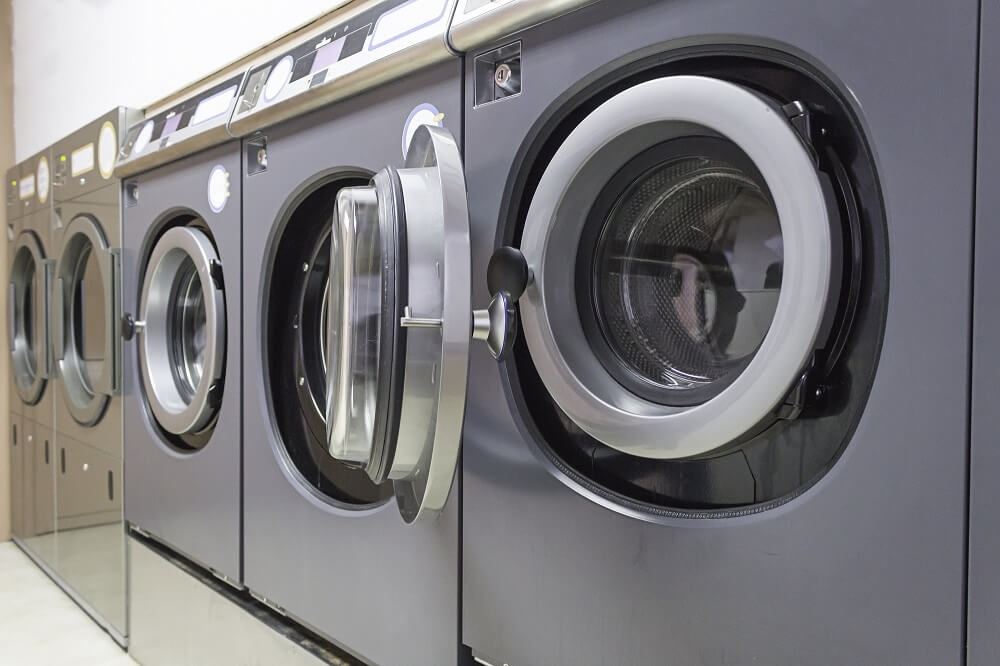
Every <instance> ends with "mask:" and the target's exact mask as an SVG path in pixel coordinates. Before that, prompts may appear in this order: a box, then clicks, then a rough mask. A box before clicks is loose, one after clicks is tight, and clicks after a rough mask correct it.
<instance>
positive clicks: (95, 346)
mask: <svg viewBox="0 0 1000 666" xmlns="http://www.w3.org/2000/svg"><path fill="white" fill-rule="evenodd" d="M116 272H117V256H116V255H115V254H114V253H113V252H111V251H110V250H109V248H108V243H107V240H106V238H105V236H104V232H103V231H102V229H101V227H100V224H99V223H98V222H97V220H96V219H94V218H92V217H90V216H80V217H76V218H74V219H73V220H72V221H70V224H69V226H67V228H66V235H65V240H64V241H63V246H62V249H61V251H60V255H59V261H58V263H57V265H56V303H55V310H56V312H55V339H56V357H57V360H58V366H59V375H60V377H61V378H62V382H60V385H61V386H62V392H63V395H64V397H65V398H66V406H67V408H68V409H69V412H70V414H71V415H72V416H73V418H74V419H75V420H76V421H77V423H79V424H81V425H84V426H93V425H94V424H95V423H97V422H98V421H99V420H100V418H101V416H102V414H103V413H104V409H105V407H106V406H107V403H108V400H109V399H110V396H111V395H113V394H114V392H115V390H116V389H117V386H116V385H117V374H118V372H117V362H116V356H117V349H118V342H117V335H118V332H117V312H116V310H117V293H116V290H117V280H116V277H115V275H116Z"/></svg>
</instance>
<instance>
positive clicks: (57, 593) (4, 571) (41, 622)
mask: <svg viewBox="0 0 1000 666" xmlns="http://www.w3.org/2000/svg"><path fill="white" fill-rule="evenodd" d="M135 663H136V662H134V661H133V660H132V659H130V658H129V657H128V655H126V654H125V652H124V651H123V650H122V649H121V648H120V647H118V645H117V644H116V643H115V642H114V641H113V640H111V637H110V636H108V634H107V633H105V632H104V631H103V630H102V629H101V628H100V627H98V626H97V625H96V624H95V623H94V622H93V621H92V620H91V619H90V618H89V617H88V616H87V615H86V614H85V613H84V612H83V611H82V610H80V607H79V606H77V605H76V604H75V603H74V602H73V600H72V599H70V598H69V597H68V596H66V594H64V593H63V591H62V590H60V589H59V588H58V587H56V585H55V583H53V582H52V581H51V580H50V579H49V577H48V576H46V575H45V574H44V573H43V572H42V571H41V570H40V569H39V568H38V567H37V566H35V564H34V563H33V562H32V561H31V560H29V559H28V557H27V556H26V555H25V554H24V553H22V552H21V550H20V549H19V548H18V547H17V546H16V545H14V544H13V543H11V542H9V541H8V542H4V543H0V664H18V665H19V666H35V665H38V666H44V665H48V664H52V665H57V664H58V665H60V666H61V665H62V664H74V665H75V666H126V665H129V664H135Z"/></svg>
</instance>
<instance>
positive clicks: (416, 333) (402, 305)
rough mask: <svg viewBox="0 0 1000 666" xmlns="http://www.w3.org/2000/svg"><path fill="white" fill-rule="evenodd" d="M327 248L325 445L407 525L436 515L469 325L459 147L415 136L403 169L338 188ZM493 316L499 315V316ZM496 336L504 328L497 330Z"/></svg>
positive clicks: (448, 481)
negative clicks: (384, 488)
mask: <svg viewBox="0 0 1000 666" xmlns="http://www.w3.org/2000/svg"><path fill="white" fill-rule="evenodd" d="M331 239H332V240H331V244H330V257H331V260H330V292H329V296H328V303H329V306H328V307H329V317H328V328H327V335H328V342H327V349H328V354H329V364H328V371H327V380H328V385H327V404H326V410H327V411H326V414H327V418H326V423H327V443H328V450H329V453H330V455H332V456H333V457H334V458H336V459H338V460H341V461H343V462H346V463H348V464H351V465H354V466H356V467H360V468H362V469H364V470H365V471H366V472H367V473H368V475H369V476H370V477H371V478H372V480H373V481H375V482H377V483H381V482H382V481H385V480H391V481H392V482H393V485H394V488H395V494H396V501H397V504H398V507H399V510H400V513H401V514H402V516H403V519H404V520H406V521H407V522H412V521H414V520H417V519H420V518H425V517H430V516H433V515H434V514H436V513H437V512H439V511H440V510H441V509H442V508H443V507H444V505H445V502H446V501H447V499H448V493H449V491H450V490H451V486H452V481H453V478H454V476H455V468H456V464H457V461H458V454H459V449H460V446H461V437H462V421H463V417H464V412H465V398H466V383H467V377H468V360H469V342H470V339H471V338H472V333H473V321H474V320H475V321H478V322H479V327H478V328H479V329H484V330H482V331H480V332H479V333H477V334H476V337H483V338H485V337H486V335H487V333H488V330H487V329H488V328H489V324H488V319H489V315H488V313H486V312H483V313H472V312H471V310H470V300H471V259H470V253H469V215H468V205H467V203H466V191H465V178H464V174H463V170H462V163H461V157H460V155H459V151H458V146H457V145H456V143H455V140H454V138H453V137H452V136H451V134H450V133H449V132H448V131H447V130H445V129H443V128H439V127H430V126H421V127H420V128H419V129H418V130H417V132H416V133H415V134H414V137H413V139H412V141H411V143H410V148H409V151H408V152H407V158H406V164H405V166H404V168H402V169H398V170H397V169H393V168H386V169H383V170H382V171H380V172H378V173H377V174H375V177H374V178H373V179H372V181H371V183H370V184H369V185H368V186H366V187H351V188H345V189H342V190H341V191H340V192H339V193H338V197H337V210H336V213H335V216H334V221H333V232H332V236H331ZM494 310H495V308H494ZM502 328H503V324H502V323H500V324H498V325H497V327H496V329H497V330H500V329H502Z"/></svg>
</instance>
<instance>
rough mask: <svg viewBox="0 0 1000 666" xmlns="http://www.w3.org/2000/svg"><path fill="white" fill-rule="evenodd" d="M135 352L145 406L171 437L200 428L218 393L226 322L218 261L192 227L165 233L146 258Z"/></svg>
mask: <svg viewBox="0 0 1000 666" xmlns="http://www.w3.org/2000/svg"><path fill="white" fill-rule="evenodd" d="M137 323H138V324H140V325H141V328H139V330H138V343H139V344H138V353H139V366H140V371H141V376H142V383H143V388H144V389H145V396H146V400H147V401H148V404H149V409H150V411H151V412H152V414H153V417H154V418H155V419H156V421H157V423H158V424H159V425H160V427H161V428H163V429H164V430H166V431H167V432H168V433H172V434H174V435H179V436H183V435H192V434H197V433H200V432H203V431H204V430H206V429H207V428H209V427H210V426H211V425H212V424H213V423H214V422H215V416H216V414H217V411H218V408H219V404H220V402H221V397H222V388H223V387H222V379H223V372H224V365H225V353H226V349H225V345H226V320H225V292H224V285H223V281H222V263H221V262H220V261H219V255H218V253H217V252H216V250H215V246H214V245H213V244H212V242H211V240H210V239H209V237H208V235H207V234H205V233H204V232H203V231H201V230H200V229H198V228H196V227H194V226H178V227H172V228H170V229H168V230H167V231H166V232H164V233H163V234H162V235H161V236H160V237H159V239H157V241H156V244H155V245H154V246H153V250H152V251H151V252H150V255H149V259H148V261H147V264H146V270H145V276H144V278H143V283H142V292H141V294H140V299H139V322H137Z"/></svg>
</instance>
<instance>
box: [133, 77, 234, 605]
mask: <svg viewBox="0 0 1000 666" xmlns="http://www.w3.org/2000/svg"><path fill="white" fill-rule="evenodd" d="M241 80H242V75H240V76H236V77H233V78H229V79H227V80H224V81H220V82H218V83H215V84H214V85H210V86H209V87H208V88H207V89H205V90H203V91H201V92H199V93H196V94H194V95H193V96H192V97H190V98H189V99H186V100H184V101H182V102H179V103H177V104H176V105H175V106H173V107H171V108H169V109H165V110H163V111H162V112H160V113H156V114H153V115H150V116H147V119H146V120H145V121H143V122H140V123H138V124H137V125H135V126H133V127H132V128H130V129H129V131H128V133H127V135H126V137H125V141H124V145H123V147H122V154H123V157H122V162H121V166H120V171H119V173H120V174H121V175H122V176H123V178H124V180H123V195H122V196H123V205H124V212H123V219H124V234H123V257H122V265H123V269H122V274H123V286H122V303H123V305H122V308H123V319H122V335H123V336H124V337H125V339H126V340H127V342H126V343H125V344H124V349H123V354H122V356H123V366H124V400H125V418H124V421H125V519H126V521H127V522H128V524H129V527H130V528H131V529H134V530H138V531H139V532H140V533H142V534H146V535H148V536H150V537H152V538H154V539H156V540H158V541H160V542H162V543H164V544H166V545H167V546H169V547H170V548H172V549H174V550H175V551H177V552H179V553H180V554H182V555H183V556H185V557H187V558H189V559H190V560H192V561H194V562H196V563H197V564H199V565H201V566H203V567H205V568H207V569H209V570H211V571H212V572H213V573H214V574H215V575H216V576H218V577H220V578H221V579H223V580H225V581H226V582H228V583H230V584H231V585H234V586H239V582H240V580H241V563H240V547H241V544H240V538H241V537H240V520H241V518H240V497H241V492H240V484H241V480H240V462H241V437H240V429H241V422H240V413H241V404H240V386H241V384H240V373H241V362H240V354H241V348H240V339H241V329H240V321H241V319H240V307H241V290H240V237H241V234H242V223H241V216H240V213H241V211H240V148H239V143H238V142H237V141H232V140H230V141H229V142H228V143H223V144H220V145H215V146H214V147H212V148H209V149H207V150H201V151H200V152H194V154H191V155H189V156H186V157H183V158H182V159H177V160H176V161H172V162H170V161H167V163H166V164H164V163H163V161H165V160H170V159H173V158H174V156H175V155H177V154H179V153H180V152H183V151H184V150H185V144H187V145H188V146H189V147H191V146H192V144H193V147H192V148H191V149H192V150H198V148H201V147H203V146H204V145H206V142H208V143H211V142H214V141H216V138H217V137H218V136H219V135H220V133H221V135H225V125H226V121H227V120H228V118H229V114H230V113H231V112H232V108H233V104H234V102H235V100H236V93H237V91H238V88H239V84H240V81H241ZM151 167H155V168H151Z"/></svg>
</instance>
